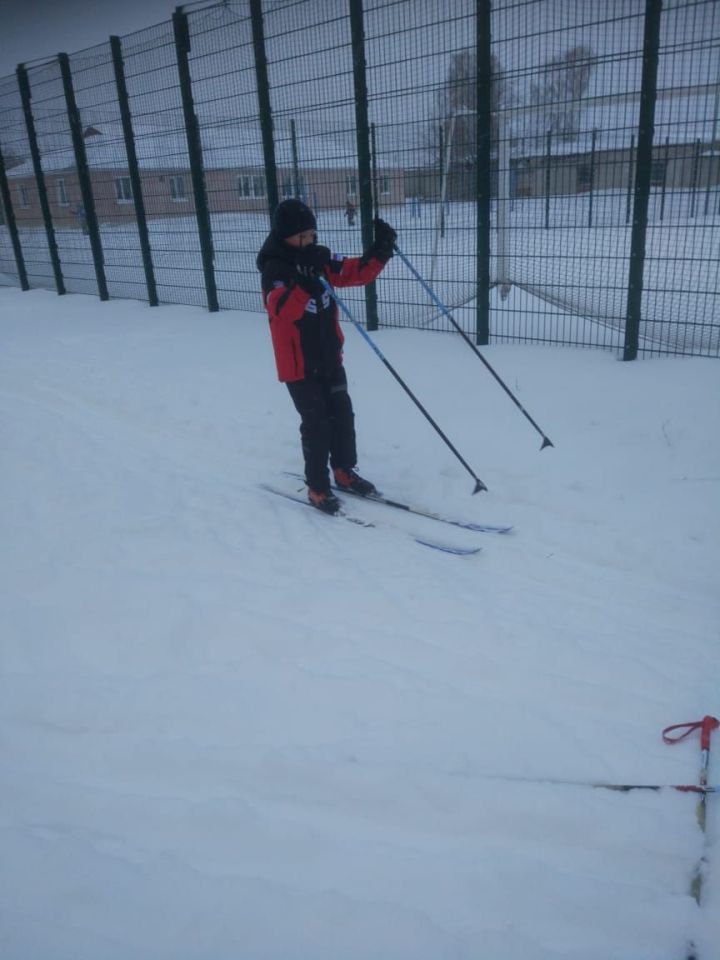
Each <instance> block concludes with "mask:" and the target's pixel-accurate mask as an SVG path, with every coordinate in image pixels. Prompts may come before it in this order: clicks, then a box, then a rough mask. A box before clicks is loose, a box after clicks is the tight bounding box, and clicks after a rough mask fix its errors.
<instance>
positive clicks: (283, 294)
mask: <svg viewBox="0 0 720 960" xmlns="http://www.w3.org/2000/svg"><path fill="white" fill-rule="evenodd" d="M374 225H375V240H374V242H373V243H372V244H371V246H370V247H369V248H368V250H366V251H365V253H364V254H363V256H362V257H343V256H341V255H339V254H331V253H330V250H329V249H328V247H325V246H321V245H319V244H318V242H317V232H316V231H317V221H316V220H315V215H314V214H313V212H312V210H310V208H309V207H307V206H306V205H305V204H304V203H302V202H301V201H300V200H296V199H290V200H284V201H283V202H282V203H280V204H279V205H278V206H277V208H276V209H275V212H274V214H273V217H272V229H271V231H270V233H269V235H268V236H267V238H266V240H265V242H264V243H263V245H262V248H261V250H260V252H259V254H258V257H257V267H258V270H259V271H260V273H261V275H262V290H263V301H264V304H265V308H266V309H267V312H268V316H269V319H270V335H271V338H272V344H273V350H274V353H275V364H276V367H277V374H278V379H279V380H280V381H281V382H282V383H285V384H286V385H287V388H288V391H289V392H290V396H291V398H292V401H293V403H294V404H295V408H296V410H297V411H298V413H299V414H300V437H301V442H302V451H303V457H304V460H305V480H306V482H307V485H308V499H309V501H310V503H311V504H312V505H313V506H314V507H317V508H318V509H319V510H322V511H324V512H325V513H336V512H337V511H338V509H339V508H340V501H339V500H338V498H337V497H336V496H335V495H334V494H333V493H332V489H331V485H330V475H329V472H328V460H329V463H330V466H331V468H332V469H333V472H334V478H335V484H336V486H338V487H339V488H340V489H346V490H352V491H353V492H354V493H359V494H361V495H364V496H367V495H368V494H370V493H374V492H375V487H374V485H373V484H372V483H370V481H369V480H366V479H364V478H363V477H361V476H360V475H359V474H358V473H357V472H356V471H355V466H356V464H357V449H356V439H355V416H354V413H353V408H352V402H351V400H350V395H349V393H348V390H347V376H346V374H345V369H344V367H343V357H342V345H343V342H344V336H343V333H342V330H341V328H340V323H339V321H338V308H337V304H336V303H335V301H334V299H333V298H332V296H331V295H330V294H329V292H328V291H327V290H326V289H325V287H324V286H323V284H322V283H321V281H320V277H322V278H323V280H324V281H325V282H326V283H328V284H329V285H330V286H331V287H333V288H334V287H357V286H366V285H367V284H368V283H372V281H373V280H375V278H376V277H377V276H378V275H379V274H380V273H381V271H382V270H383V268H384V267H385V264H386V263H387V262H388V260H389V259H390V258H391V257H392V255H393V245H394V243H395V240H396V239H397V234H396V232H395V231H394V230H393V228H392V227H391V226H389V224H387V223H385V221H384V220H380V219H376V220H375V221H374Z"/></svg>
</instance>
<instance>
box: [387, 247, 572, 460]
mask: <svg viewBox="0 0 720 960" xmlns="http://www.w3.org/2000/svg"><path fill="white" fill-rule="evenodd" d="M394 249H395V253H397V255H398V256H399V257H400V259H401V260H402V262H403V263H404V264H405V266H406V267H407V268H408V270H410V272H411V273H412V274H413V276H414V277H415V279H416V280H419V281H420V284H421V285H422V287H423V288H424V290H425V292H426V293H427V294H428V296H429V297H430V298H431V300H432V301H433V302H434V303H435V305H436V306H437V307H438V309H440V310H441V311H442V312H443V313H444V314H445V316H446V317H447V318H448V320H449V321H450V323H451V324H452V325H453V326H454V327H455V329H456V330H457V332H458V333H459V334H460V336H461V337H462V338H463V340H464V341H465V343H467V345H468V346H469V347H470V349H471V350H472V351H473V353H474V354H475V356H476V357H478V359H479V360H481V361H482V362H483V363H484V364H485V367H486V368H487V369H488V370H489V371H490V373H491V374H492V375H493V377H495V379H496V380H497V382H498V383H499V384H500V386H501V387H502V388H503V390H504V391H505V393H506V394H507V395H508V396H509V397H510V399H511V400H512V402H513V403H514V404H515V406H516V407H517V408H518V410H519V411H520V412H521V413H522V415H523V416H524V417H525V418H526V419H527V420H529V421H530V423H531V424H532V425H533V427H535V429H536V430H537V432H538V433H539V434H540V436H541V437H542V441H543V442H542V445H541V447H540V449H541V450H544V449H545V447H552V446H554V444H553V442H552V440H550V438H549V437H548V436H546V434H544V433H543V431H542V430H541V429H540V427H539V426H538V425H537V423H535V421H534V420H533V418H532V417H531V416H530V414H529V413H528V412H527V410H526V409H525V407H523V405H522V404H521V403H520V401H519V400H518V398H517V397H516V396H515V394H514V393H513V392H512V390H511V389H510V388H509V387H508V386H507V385H506V384H505V383H504V382H503V380H502V379H501V378H500V377H499V376H498V374H497V373H496V372H495V370H494V369H493V368H492V366H491V365H490V364H489V363H488V361H487V360H486V359H485V357H484V356H483V355H482V354H481V353H480V351H479V350H478V348H477V347H476V346H475V344H474V343H473V342H472V340H471V339H470V337H468V335H467V334H466V333H465V331H464V330H463V329H462V327H461V326H460V324H459V323H458V322H457V321H456V320H455V318H454V317H453V315H452V314H451V313H450V311H449V310H448V308H447V307H446V306H445V304H444V303H443V302H442V300H440V299H439V297H438V296H437V295H436V294H435V293H434V291H433V290H432V289H431V287H430V286H428V284H427V283H425V281H424V280H423V278H422V277H421V276H420V274H419V273H418V272H417V270H416V269H415V267H414V266H413V265H412V264H411V263H410V261H409V260H408V258H407V257H406V256H405V254H404V253H403V252H402V250H401V249H400V247H398V246H397V244H394Z"/></svg>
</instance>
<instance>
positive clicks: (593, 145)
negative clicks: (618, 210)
mask: <svg viewBox="0 0 720 960" xmlns="http://www.w3.org/2000/svg"><path fill="white" fill-rule="evenodd" d="M596 145H597V130H593V132H592V141H591V144H590V203H589V205H588V227H592V225H593V194H594V193H595V148H596Z"/></svg>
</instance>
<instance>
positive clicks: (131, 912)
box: [0, 281, 720, 960]
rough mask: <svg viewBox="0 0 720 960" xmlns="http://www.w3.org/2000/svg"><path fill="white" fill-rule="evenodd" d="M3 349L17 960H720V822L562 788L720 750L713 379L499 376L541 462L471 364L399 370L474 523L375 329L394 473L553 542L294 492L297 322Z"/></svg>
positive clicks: (112, 321)
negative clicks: (423, 542) (676, 738)
mask: <svg viewBox="0 0 720 960" xmlns="http://www.w3.org/2000/svg"><path fill="white" fill-rule="evenodd" d="M381 282H382V281H381ZM0 316H2V325H1V326H0V330H1V336H2V349H1V350H0V392H1V394H2V404H1V406H0V409H1V410H2V414H1V417H2V419H1V420H0V423H1V424H2V426H1V428H0V429H1V435H0V444H1V447H2V451H3V468H2V471H0V502H1V503H2V513H1V514H0V535H1V538H2V544H3V550H2V554H0V562H1V564H2V566H1V568H0V591H1V595H2V610H3V614H2V622H3V628H2V646H1V649H2V695H1V697H0V724H1V728H2V730H3V749H2V753H1V754H0V756H1V759H0V764H1V771H2V784H3V787H2V790H1V791H0V824H1V825H2V839H1V841H0V843H1V846H2V850H3V864H4V870H3V871H2V881H1V887H0V944H1V947H2V948H1V951H0V952H1V953H2V956H3V960H28V958H30V957H32V958H35V957H37V958H43V960H65V958H68V960H69V958H76V957H92V958H93V960H127V958H128V957H132V958H133V960H145V958H147V960H207V958H211V957H212V958H224V957H254V958H263V960H270V958H272V960H301V958H302V960H305V958H313V960H324V958H327V960H337V958H338V957H342V958H344V960H354V958H357V960H361V958H362V960H365V958H368V957H373V958H375V960H404V958H407V960H425V958H427V960H440V958H452V960H466V958H467V960H470V958H473V960H474V958H477V957H479V956H483V957H487V958H488V960H491V958H500V957H502V958H503V960H565V958H572V960H608V958H612V960H630V958H632V960H651V958H652V960H677V958H678V957H680V956H684V955H685V954H684V953H683V951H684V950H685V949H686V945H687V943H688V942H689V941H690V940H692V941H693V942H694V943H695V944H696V946H697V949H698V956H700V957H702V958H705V960H712V958H714V957H717V956H718V943H719V942H720V882H719V880H718V877H719V875H720V849H719V848H718V835H719V828H720V816H719V815H718V809H717V803H716V801H715V799H714V797H712V796H711V797H710V798H709V801H708V823H707V833H706V836H705V838H703V835H702V834H701V832H700V830H699V829H698V826H697V823H696V820H695V801H696V798H695V797H693V796H691V795H685V794H681V793H677V792H674V791H670V790H662V791H659V792H649V791H635V792H632V793H625V794H624V793H616V792H612V791H607V790H601V789H593V788H592V787H586V786H572V785H568V784H560V783H553V782H552V781H553V780H573V781H581V782H582V781H588V782H595V781H608V782H613V783H657V784H670V783H685V782H689V783H694V782H697V776H698V767H699V763H700V748H699V743H698V742H697V739H692V738H691V739H689V740H688V741H685V742H683V743H682V744H678V745H676V746H673V747H669V746H666V745H664V744H663V743H662V740H661V736H660V733H661V730H662V728H663V727H664V726H666V725H668V724H671V723H677V722H683V721H689V720H696V719H700V718H701V717H702V716H703V715H704V714H706V713H712V714H715V715H717V714H718V713H719V712H720V703H719V697H718V686H717V678H718V667H719V666H720V656H719V654H718V645H717V627H718V615H719V614H720V599H719V598H720V591H718V589H717V587H718V574H717V571H718V562H719V560H720V549H719V547H718V543H719V542H720V537H719V534H720V511H719V510H718V489H719V485H720V452H719V450H718V442H717V423H718V415H719V414H720V388H719V385H718V376H717V367H716V365H715V364H714V363H713V362H712V361H710V360H704V359H690V358H682V359H680V358H674V359H672V358H663V359H655V360H647V361H643V362H638V363H631V364H630V363H628V364H623V363H620V362H618V361H617V360H616V359H615V357H614V356H612V355H611V354H609V353H602V352H599V351H583V350H577V349H575V350H570V349H557V348H556V349H549V348H540V347H536V346H535V347H533V346H529V345H525V346H517V345H497V346H492V347H489V348H485V349H484V355H485V356H486V358H487V359H488V360H489V361H490V362H491V363H492V364H493V366H494V367H495V369H497V371H498V373H499V375H500V376H501V377H503V379H504V380H505V381H506V382H507V383H508V385H509V387H510V388H511V389H512V390H513V391H514V392H515V393H516V394H517V396H518V398H519V400H520V402H521V403H522V404H523V405H524V406H525V407H526V409H527V410H528V411H529V412H530V413H531V415H532V416H533V417H534V418H535V419H536V420H537V422H538V423H539V424H540V425H541V427H542V428H543V430H544V431H546V432H547V434H548V435H549V436H550V437H551V439H552V440H553V442H554V444H555V449H549V450H545V451H543V452H542V453H540V452H539V449H538V448H539V445H540V438H539V437H538V435H537V434H535V433H534V431H533V430H532V428H531V427H530V425H529V424H528V422H527V421H526V420H525V419H524V418H523V417H522V416H521V414H520V413H519V411H518V410H517V408H516V407H515V406H514V405H513V404H512V403H511V402H510V401H509V400H508V398H507V397H506V396H505V395H504V394H503V393H502V391H501V390H500V389H499V387H498V386H497V384H496V383H495V382H494V381H493V380H492V378H491V377H490V376H489V375H488V373H487V371H485V369H484V368H483V367H482V365H481V364H480V363H478V361H477V359H476V358H475V357H474V356H473V355H472V353H471V352H470V351H469V350H468V349H467V347H466V346H465V345H464V344H463V343H462V342H461V340H460V339H459V338H458V337H456V336H450V335H443V334H438V333H432V332H423V331H420V330H407V329H400V330H381V331H379V332H378V333H377V334H376V335H375V337H376V341H377V343H378V344H379V346H380V348H381V349H382V351H383V352H384V353H385V355H386V356H387V357H388V359H389V361H390V362H391V363H392V364H393V365H394V366H395V367H396V368H397V369H398V371H399V372H400V374H401V375H402V376H403V377H404V378H405V379H406V380H407V381H408V383H409V385H410V386H411V387H412V388H413V389H415V391H416V392H417V393H418V395H419V396H420V398H421V399H422V401H423V402H424V403H425V404H426V406H427V407H428V409H429V410H430V412H431V413H432V415H433V417H434V418H435V419H436V420H437V422H438V423H439V424H440V426H441V427H442V428H443V429H444V430H445V431H446V433H447V434H448V436H449V437H450V439H451V440H452V442H453V443H454V444H455V445H456V446H457V447H458V449H459V450H460V451H461V452H462V454H463V456H464V457H465V458H466V459H467V460H468V461H469V463H470V464H471V465H472V466H473V469H474V470H476V471H477V473H478V474H479V476H480V477H482V479H483V480H484V481H485V482H486V483H487V485H488V487H489V492H488V493H483V494H479V495H478V496H475V497H471V496H470V491H471V489H472V480H471V478H470V477H469V476H468V474H467V473H466V472H465V471H464V470H463V468H462V466H461V464H460V463H459V462H458V461H457V460H456V459H455V458H454V457H453V455H452V454H451V453H450V451H449V450H448V449H447V448H446V447H445V446H444V445H443V444H442V443H441V441H440V439H439V438H438V437H437V435H436V434H435V433H434V432H433V431H432V430H431V428H430V427H429V425H428V424H427V423H426V421H425V420H423V419H422V418H421V417H420V416H419V414H418V413H417V411H416V409H415V408H414V407H413V406H412V405H411V404H410V403H409V401H408V399H407V398H406V397H405V395H404V394H403V393H402V391H400V390H399V388H398V386H397V384H395V382H394V381H393V380H392V379H391V378H390V377H389V376H388V374H387V372H386V371H385V370H384V369H383V368H382V366H381V364H379V363H378V361H377V358H376V357H375V356H374V354H373V353H372V351H371V350H369V349H368V348H367V346H366V345H365V344H364V343H363V342H362V339H361V338H360V337H359V336H358V335H357V332H356V331H354V330H353V329H348V330H347V350H346V354H347V365H348V372H349V377H350V385H351V390H352V395H353V399H354V402H355V407H356V413H357V418H358V421H357V422H358V429H359V439H360V447H361V451H362V455H361V463H360V466H361V469H362V470H363V472H364V473H366V475H367V476H369V477H371V478H373V479H374V480H376V482H378V484H379V485H380V486H382V487H383V488H384V490H385V492H386V493H388V494H389V495H391V496H392V495H395V496H396V497H398V498H401V499H407V500H411V501H415V502H418V503H420V504H423V505H425V506H427V507H428V508H430V509H435V510H440V511H442V512H445V513H448V514H450V515H457V516H463V517H468V518H471V519H475V520H478V521H480V520H487V521H489V522H509V523H513V524H514V525H515V531H514V532H513V533H512V534H510V535H507V536H490V535H478V534H472V533H470V532H466V531H462V530H458V529H453V528H449V527H448V528H444V529H442V528H441V529H439V524H437V523H433V522H432V521H422V520H420V519H418V518H411V517H404V516H402V515H400V514H397V513H396V512H390V511H389V510H385V509H384V508H382V507H380V506H377V505H373V504H365V503H359V504H356V503H355V502H353V503H352V512H353V513H355V514H357V515H362V516H364V517H366V518H370V519H373V520H375V521H376V522H377V523H378V526H377V528H376V529H363V528H361V527H357V526H354V525H351V524H347V523H341V522H339V521H338V520H334V519H330V518H327V517H323V516H321V515H320V514H317V513H315V512H313V511H311V510H310V509H307V510H305V509H303V508H302V507H298V506H295V505H294V504H291V503H288V502H286V501H284V500H281V499H279V498H274V497H272V496H271V495H269V494H267V493H265V492H263V491H262V490H260V489H259V487H258V484H259V483H260V482H262V481H268V480H270V481H272V482H276V483H289V484H290V487H289V488H290V489H294V487H293V485H292V481H289V480H287V479H283V478H282V476H281V471H282V470H297V469H298V467H299V448H298V436H297V423H296V414H295V412H294V410H293V408H292V405H291V403H290V400H289V398H288V397H287V394H286V391H285V388H284V387H282V386H281V385H279V384H278V383H277V382H276V381H275V378H274V366H273V361H272V355H271V349H270V343H269V337H268V334H267V324H266V321H265V319H264V318H263V317H262V316H261V315H260V314H253V313H243V312H240V311H226V312H222V313H219V314H208V313H207V312H204V311H203V310H202V309H200V308H199V307H191V306H185V307H182V306H163V307H160V308H156V309H152V308H149V307H147V306H144V305H142V304H140V303H135V302H126V301H121V300H112V301H110V302H107V303H100V302H99V301H98V300H97V299H94V298H91V297H87V296H81V295H67V296H65V297H57V296H55V295H54V294H52V293H50V292H48V291H40V290H35V291H32V292H30V293H25V294H23V293H21V292H19V291H18V290H16V289H12V288H0ZM398 527H400V528H401V529H398ZM403 530H406V531H408V532H413V533H425V534H427V535H430V534H433V535H440V534H442V536H443V538H444V539H446V540H451V541H452V542H455V543H462V544H467V543H473V544H477V543H480V544H481V545H482V547H483V550H482V552H481V553H480V554H479V555H477V556H473V557H463V558H460V557H452V556H448V555H443V554H440V553H437V552H435V551H431V550H428V549H426V548H424V547H422V546H420V545H418V544H416V543H414V542H413V540H412V539H411V538H410V537H407V536H405V534H404V532H403ZM718 751H720V737H718V736H716V738H715V742H714V744H713V749H712V750H711V758H710V768H711V774H710V778H711V781H713V782H717V781H718V771H719V770H720V767H719V766H718V763H720V761H718V759H717V754H718ZM703 843H705V855H706V858H707V867H706V870H707V873H706V882H705V885H704V888H703V899H702V905H701V906H700V907H698V905H697V904H696V903H695V902H694V901H693V899H692V898H691V897H690V896H689V894H688V888H689V883H690V880H691V877H692V874H693V871H694V869H695V865H696V863H697V862H698V860H699V858H700V856H701V854H702V852H703Z"/></svg>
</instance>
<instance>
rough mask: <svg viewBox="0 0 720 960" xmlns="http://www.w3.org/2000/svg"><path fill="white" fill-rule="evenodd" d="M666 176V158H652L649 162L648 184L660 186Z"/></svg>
mask: <svg viewBox="0 0 720 960" xmlns="http://www.w3.org/2000/svg"><path fill="white" fill-rule="evenodd" d="M666 176H667V160H653V161H652V163H651V164H650V186H651V187H661V186H662V185H663V184H664V183H665V177H666Z"/></svg>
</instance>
